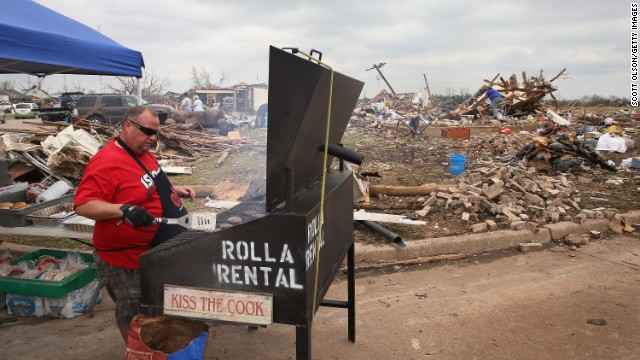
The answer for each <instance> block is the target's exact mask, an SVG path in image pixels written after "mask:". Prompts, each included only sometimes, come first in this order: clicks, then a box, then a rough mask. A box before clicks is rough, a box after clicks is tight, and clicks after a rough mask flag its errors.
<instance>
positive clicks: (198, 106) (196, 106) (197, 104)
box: [193, 95, 204, 111]
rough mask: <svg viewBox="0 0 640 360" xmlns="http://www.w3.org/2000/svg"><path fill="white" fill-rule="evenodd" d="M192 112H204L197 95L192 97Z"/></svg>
mask: <svg viewBox="0 0 640 360" xmlns="http://www.w3.org/2000/svg"><path fill="white" fill-rule="evenodd" d="M193 111H204V108H203V107H202V100H200V96H198V95H194V96H193Z"/></svg>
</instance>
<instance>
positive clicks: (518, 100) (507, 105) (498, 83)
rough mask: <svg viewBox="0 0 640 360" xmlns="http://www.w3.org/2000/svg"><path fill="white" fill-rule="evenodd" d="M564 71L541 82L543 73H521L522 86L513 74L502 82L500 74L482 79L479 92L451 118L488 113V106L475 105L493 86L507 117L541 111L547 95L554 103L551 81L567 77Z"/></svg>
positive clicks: (489, 106)
mask: <svg viewBox="0 0 640 360" xmlns="http://www.w3.org/2000/svg"><path fill="white" fill-rule="evenodd" d="M566 70H567V69H566V68H565V69H562V71H560V72H559V73H558V74H557V75H556V76H554V77H553V78H551V80H548V81H547V80H545V78H544V75H543V71H542V70H540V75H538V76H532V77H530V78H528V77H527V73H526V72H525V71H523V72H522V83H519V82H518V80H517V76H516V75H515V74H513V75H512V76H511V77H510V78H509V79H508V80H505V79H503V78H502V77H501V76H500V74H496V76H494V77H493V79H491V80H487V79H485V80H484V82H485V83H486V84H485V85H483V86H482V87H480V89H479V90H478V91H477V92H476V93H475V94H474V95H472V96H471V97H470V98H468V99H467V100H465V101H464V102H463V103H462V104H460V106H458V108H457V109H455V110H453V111H451V116H453V117H456V118H457V117H460V116H464V115H478V114H480V115H484V114H490V113H491V105H490V104H481V105H480V106H479V107H478V106H477V105H476V102H477V101H478V99H479V98H480V97H482V95H484V93H485V91H486V90H487V88H489V87H493V88H494V89H496V90H498V91H499V92H500V93H501V94H502V95H504V101H503V102H502V103H500V107H504V109H505V111H506V113H507V115H518V116H519V115H527V114H531V113H536V112H539V111H542V106H541V104H540V101H541V100H542V98H544V97H545V96H546V95H547V94H548V95H549V96H551V98H552V99H553V100H554V101H556V106H557V100H556V98H555V97H554V96H553V92H554V91H556V90H557V88H555V87H554V86H553V84H552V83H553V81H554V80H556V79H558V78H559V77H561V76H563V75H568V73H567V72H566Z"/></svg>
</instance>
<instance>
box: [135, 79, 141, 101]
mask: <svg viewBox="0 0 640 360" xmlns="http://www.w3.org/2000/svg"><path fill="white" fill-rule="evenodd" d="M136 79H138V84H137V86H136V89H137V90H136V92H137V95H138V105H142V87H140V79H142V78H141V77H139V78H136Z"/></svg>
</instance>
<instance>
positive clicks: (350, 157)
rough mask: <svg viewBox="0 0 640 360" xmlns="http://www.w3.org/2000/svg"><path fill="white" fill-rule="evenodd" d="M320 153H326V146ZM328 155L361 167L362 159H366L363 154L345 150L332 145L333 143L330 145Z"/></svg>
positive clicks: (322, 146)
mask: <svg viewBox="0 0 640 360" xmlns="http://www.w3.org/2000/svg"><path fill="white" fill-rule="evenodd" d="M320 151H324V144H323V145H321V146H320ZM327 153H328V154H329V155H331V156H335V157H337V158H339V159H342V160H346V161H348V162H350V163H353V164H356V165H361V164H362V159H363V158H364V156H362V154H359V153H357V152H355V151H352V150H348V149H345V148H343V147H342V146H340V145H337V144H331V143H330V144H329V149H328V150H327Z"/></svg>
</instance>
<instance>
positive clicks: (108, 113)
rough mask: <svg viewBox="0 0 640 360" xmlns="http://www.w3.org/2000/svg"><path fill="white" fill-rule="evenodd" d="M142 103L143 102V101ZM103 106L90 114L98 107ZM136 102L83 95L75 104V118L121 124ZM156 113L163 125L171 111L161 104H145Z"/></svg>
mask: <svg viewBox="0 0 640 360" xmlns="http://www.w3.org/2000/svg"><path fill="white" fill-rule="evenodd" d="M143 103H144V101H143ZM100 104H102V105H103V106H102V107H101V108H99V109H98V110H96V111H95V112H93V113H91V111H92V110H94V109H95V108H96V107H97V106H98V105H100ZM137 104H138V100H137V99H136V98H135V97H133V96H131V95H117V94H90V95H83V96H82V97H81V98H80V99H79V100H78V102H77V103H76V108H75V111H76V113H77V114H76V116H77V117H81V118H82V117H87V120H89V121H94V122H100V123H103V124H112V125H115V124H118V123H120V122H122V119H123V118H124V114H125V113H126V112H127V110H129V109H130V108H132V107H134V106H136V105H137ZM146 105H149V107H151V108H152V109H153V110H155V111H156V112H157V113H158V118H159V119H160V123H161V124H164V122H165V120H167V117H168V116H169V114H171V112H172V111H173V109H172V108H171V106H167V105H162V104H146Z"/></svg>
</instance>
